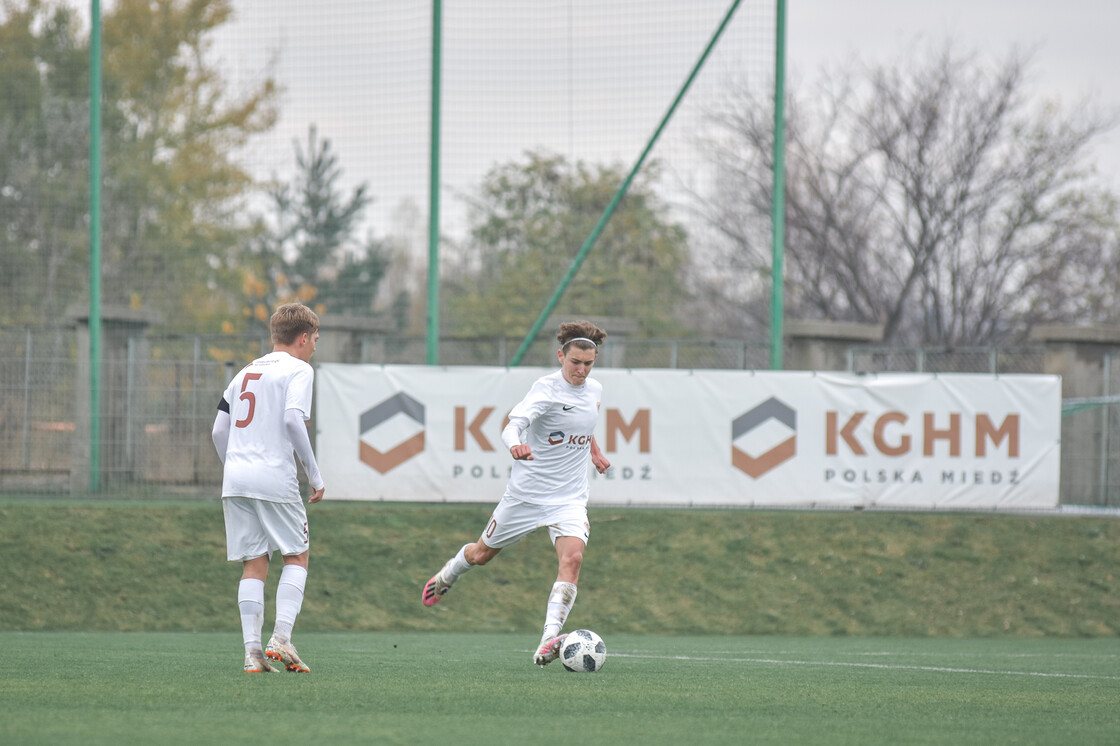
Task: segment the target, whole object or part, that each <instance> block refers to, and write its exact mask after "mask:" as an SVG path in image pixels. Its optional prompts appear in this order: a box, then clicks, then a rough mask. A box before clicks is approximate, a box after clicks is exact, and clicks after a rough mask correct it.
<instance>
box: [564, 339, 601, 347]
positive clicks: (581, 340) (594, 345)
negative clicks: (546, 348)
mask: <svg viewBox="0 0 1120 746" xmlns="http://www.w3.org/2000/svg"><path fill="white" fill-rule="evenodd" d="M572 342H590V343H591V346H592V347H594V348H595V349H599V345H597V344H595V341H594V340H591V339H588V338H587V337H572V338H571V339H569V340H568V341H567V342H565V343H564V344H563V345H562V346H561V348H560V349H563V348H564V347H567V346H568V345H570V344H571V343H572Z"/></svg>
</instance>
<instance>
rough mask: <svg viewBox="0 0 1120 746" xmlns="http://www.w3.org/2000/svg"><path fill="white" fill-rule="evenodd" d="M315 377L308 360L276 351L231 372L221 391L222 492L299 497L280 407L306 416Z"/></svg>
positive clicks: (282, 499)
mask: <svg viewBox="0 0 1120 746" xmlns="http://www.w3.org/2000/svg"><path fill="white" fill-rule="evenodd" d="M314 382H315V369H314V368H312V367H311V365H310V364H308V363H307V362H305V361H303V360H300V359H299V358H297V357H293V356H292V355H289V354H288V353H287V352H278V351H273V352H270V353H269V354H267V355H265V356H264V357H261V358H258V359H256V360H254V361H253V362H251V363H250V364H249V365H247V366H245V367H244V368H243V369H242V370H241V372H240V373H238V374H237V375H236V376H234V377H233V381H231V382H230V384H229V386H228V387H226V390H225V392H224V393H223V394H222V398H223V399H224V400H225V402H226V404H228V405H229V415H230V428H229V443H228V445H227V447H226V455H225V470H224V476H223V478H222V497H252V498H256V499H258V500H269V501H271V502H287V503H298V502H301V498H300V494H299V478H298V476H297V474H296V459H295V456H294V454H293V446H292V442H291V440H289V438H288V434H287V431H286V430H285V427H284V412H285V411H286V410H289V409H297V410H299V411H300V413H301V414H302V415H303V419H304V421H307V420H309V419H310V418H311V397H312V393H313V388H314Z"/></svg>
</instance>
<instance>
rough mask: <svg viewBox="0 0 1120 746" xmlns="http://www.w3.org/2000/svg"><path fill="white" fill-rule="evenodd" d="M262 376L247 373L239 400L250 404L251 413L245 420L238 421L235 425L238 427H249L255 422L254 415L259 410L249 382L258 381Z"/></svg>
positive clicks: (242, 383) (260, 374)
mask: <svg viewBox="0 0 1120 746" xmlns="http://www.w3.org/2000/svg"><path fill="white" fill-rule="evenodd" d="M262 375H263V374H262V373H246V374H245V380H243V381H242V382H241V396H239V397H238V398H239V399H241V401H247V402H249V412H248V414H246V415H245V419H243V420H238V421H237V422H235V423H234V424H235V425H237V427H248V426H249V423H250V422H252V421H253V413H254V412H255V411H256V409H257V397H256V396H255V395H254V394H253V392H252V391H249V390H248V389H249V381H256V380H258V379H259V378H260V377H261V376H262Z"/></svg>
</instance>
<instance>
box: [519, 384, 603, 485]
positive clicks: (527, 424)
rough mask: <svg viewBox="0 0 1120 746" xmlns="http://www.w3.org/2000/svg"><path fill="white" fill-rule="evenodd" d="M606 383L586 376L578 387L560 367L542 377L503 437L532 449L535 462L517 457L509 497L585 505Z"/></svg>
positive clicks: (522, 401) (520, 407) (523, 401)
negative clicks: (570, 381) (594, 437)
mask: <svg viewBox="0 0 1120 746" xmlns="http://www.w3.org/2000/svg"><path fill="white" fill-rule="evenodd" d="M602 395H603V385H602V384H601V383H599V382H598V381H596V380H594V379H592V378H587V379H585V382H584V384H583V385H582V386H573V385H572V384H570V383H568V382H567V381H566V380H564V374H563V372H562V371H560V370H557V371H556V372H555V373H550V374H549V375H547V376H542V377H541V378H538V379H537V380H536V382H534V383H533V387H532V388H531V389H529V393H528V394H526V395H525V398H524V399H522V400H521V401H520V402H518V404H517V405H516V406H515V407H514V408H513V409H512V410H511V411H510V413H509V420H510V424H509V425H508V426H507V427H506V429H505V430H504V431H503V432H502V440H503V442H504V443H505V444H506V446H507V447H509V448H512V447H513V446H515V445H517V444H518V442H521V443H526V444H528V446H529V447H530V448H531V449H532V452H533V460H532V461H523V460H515V461H514V462H513V469H512V470H511V472H510V478H509V484H508V485H507V486H506V495H507V496H509V497H513V498H515V499H517V500H522V501H524V502H528V503H536V504H538V505H558V504H562V503H581V504H584V505H586V504H587V498H588V495H589V487H588V479H587V469H588V462H589V461H590V458H591V437H592V436H593V435H594V433H595V422H596V421H597V420H598V419H599V400H600V399H601V397H602Z"/></svg>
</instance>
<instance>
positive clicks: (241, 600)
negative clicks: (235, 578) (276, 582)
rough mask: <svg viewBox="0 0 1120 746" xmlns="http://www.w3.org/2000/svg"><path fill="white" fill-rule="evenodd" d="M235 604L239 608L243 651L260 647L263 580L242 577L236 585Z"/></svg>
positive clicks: (262, 621) (262, 618)
mask: <svg viewBox="0 0 1120 746" xmlns="http://www.w3.org/2000/svg"><path fill="white" fill-rule="evenodd" d="M237 606H238V608H239V609H241V637H242V640H243V641H244V642H245V652H249V651H250V650H253V649H256V650H260V648H261V627H263V626H264V581H263V580H257V579H256V578H242V579H241V582H240V583H239V584H238V585H237Z"/></svg>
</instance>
